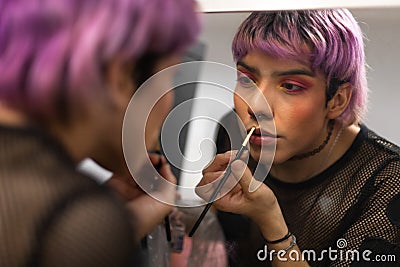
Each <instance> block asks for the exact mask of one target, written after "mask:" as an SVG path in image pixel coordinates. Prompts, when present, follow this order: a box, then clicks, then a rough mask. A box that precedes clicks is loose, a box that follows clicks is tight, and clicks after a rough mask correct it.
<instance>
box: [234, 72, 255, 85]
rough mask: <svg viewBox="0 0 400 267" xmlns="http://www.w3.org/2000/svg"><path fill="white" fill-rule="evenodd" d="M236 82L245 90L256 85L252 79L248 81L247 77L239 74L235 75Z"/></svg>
mask: <svg viewBox="0 0 400 267" xmlns="http://www.w3.org/2000/svg"><path fill="white" fill-rule="evenodd" d="M236 81H237V82H238V83H239V85H240V86H241V87H245V88H251V87H254V86H255V85H256V84H255V82H254V81H253V80H252V79H250V78H249V77H248V76H246V75H244V74H243V73H239V74H238V75H237V80H236Z"/></svg>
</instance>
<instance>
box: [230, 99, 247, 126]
mask: <svg viewBox="0 0 400 267" xmlns="http://www.w3.org/2000/svg"><path fill="white" fill-rule="evenodd" d="M233 102H234V105H235V110H236V113H237V114H238V115H239V117H240V119H242V120H244V118H246V117H247V109H248V106H247V104H246V102H245V101H244V100H243V99H242V98H241V97H239V96H237V95H234V98H233Z"/></svg>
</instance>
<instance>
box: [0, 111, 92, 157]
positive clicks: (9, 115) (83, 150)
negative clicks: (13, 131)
mask: <svg viewBox="0 0 400 267" xmlns="http://www.w3.org/2000/svg"><path fill="white" fill-rule="evenodd" d="M0 123H1V124H3V125H8V126H13V127H27V126H32V125H37V126H38V124H37V123H35V122H34V121H32V119H31V118H29V117H28V116H26V114H24V113H23V112H21V111H18V110H16V109H13V108H10V107H7V106H5V105H2V104H0ZM38 127H39V126H38ZM40 128H41V129H43V130H44V131H45V132H47V133H49V134H50V135H51V136H53V137H54V138H55V139H56V140H58V141H59V142H60V143H61V144H62V145H63V146H64V148H65V149H66V151H67V153H68V154H69V155H70V156H71V157H72V159H73V160H74V161H75V162H76V163H78V162H80V161H81V160H83V159H84V158H85V155H86V154H87V151H89V150H90V149H89V148H90V144H91V142H90V139H89V138H87V137H88V134H87V133H85V132H84V131H83V130H82V129H83V128H82V127H78V125H76V124H71V125H70V126H68V127H67V126H63V125H60V124H56V123H50V124H49V126H47V127H44V126H40Z"/></svg>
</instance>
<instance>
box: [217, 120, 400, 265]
mask: <svg viewBox="0 0 400 267" xmlns="http://www.w3.org/2000/svg"><path fill="white" fill-rule="evenodd" d="M233 123H234V122H233ZM231 125H232V124H231ZM225 134H226V132H225V131H224V130H223V129H220V131H219V135H218V138H217V140H218V141H217V142H219V144H217V147H218V150H219V151H218V152H220V153H221V152H224V151H225V150H226V148H229V140H228V141H227V140H226V138H225V137H224V135H225ZM234 141H235V140H233V142H234ZM227 145H228V146H227ZM265 183H266V184H267V185H268V186H269V187H270V188H271V189H272V190H273V191H274V193H275V195H276V197H277V199H278V201H279V203H280V206H281V209H282V212H283V215H284V217H285V220H286V223H287V225H288V227H289V229H290V231H291V232H292V233H293V234H294V235H295V236H296V238H297V244H298V246H299V248H300V249H301V250H311V249H312V250H315V251H316V256H315V259H317V260H315V261H314V262H310V264H311V265H312V266H350V265H351V266H369V265H368V264H371V263H373V264H376V265H373V266H400V253H399V247H400V226H399V225H400V149H399V147H397V146H396V145H394V144H392V143H390V142H388V141H387V140H385V139H383V138H381V137H379V136H378V135H376V134H375V133H373V132H372V131H370V130H369V129H368V128H366V127H365V126H364V125H362V126H361V131H360V132H359V134H358V136H357V137H356V139H355V141H354V142H353V144H352V146H351V147H350V148H349V150H348V151H347V152H346V153H345V154H344V155H343V156H342V157H341V158H340V159H339V160H338V161H337V162H336V163H334V164H333V165H332V166H330V167H329V168H328V169H326V170H325V171H324V172H322V173H321V174H319V175H317V176H315V177H313V178H311V179H310V180H307V181H305V182H301V183H284V182H281V181H279V180H277V179H275V178H274V177H271V176H268V177H267V179H266V180H265ZM218 216H219V219H220V222H221V224H222V227H223V229H224V232H225V235H226V240H227V245H226V247H227V249H228V252H229V255H230V266H266V265H267V266H268V264H266V262H264V261H260V260H258V259H257V256H256V255H257V252H258V251H259V250H260V249H262V248H264V245H265V242H264V240H263V239H262V236H261V233H260V232H259V230H258V229H257V227H256V226H255V225H254V224H253V223H252V222H251V221H250V220H249V219H247V218H244V217H242V216H239V215H235V214H231V213H224V212H219V215H218ZM329 248H331V250H337V252H336V254H335V253H332V254H331V255H332V257H329V256H328V255H326V254H325V256H321V255H323V254H321V253H322V251H323V250H327V251H329ZM355 249H357V250H358V252H359V257H358V258H359V260H357V254H354V259H356V260H351V259H352V258H353V256H352V255H351V253H348V254H347V255H348V256H346V253H347V252H346V251H349V250H355ZM367 249H368V250H371V251H372V254H370V255H369V253H367V254H368V255H367V256H366V258H368V259H371V262H369V263H368V264H367V262H365V261H363V259H364V258H363V257H362V252H363V251H365V250H367ZM335 255H336V260H335V257H334V256H335ZM377 255H378V256H377ZM381 255H395V258H394V257H393V256H381ZM375 256H377V257H378V258H375ZM306 257H308V256H306ZM318 258H320V260H318ZM389 258H390V259H389ZM306 259H307V258H306ZM310 259H313V256H310ZM375 259H376V260H379V259H385V260H386V261H385V262H379V263H378V262H377V261H374V262H372V260H375Z"/></svg>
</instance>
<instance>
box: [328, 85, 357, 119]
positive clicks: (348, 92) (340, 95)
mask: <svg viewBox="0 0 400 267" xmlns="http://www.w3.org/2000/svg"><path fill="white" fill-rule="evenodd" d="M352 92H353V88H352V86H351V84H350V83H344V84H342V85H340V86H339V88H338V90H337V91H336V94H335V95H334V96H333V97H332V99H331V100H329V102H328V105H327V110H328V113H327V117H328V118H329V119H336V118H338V117H339V116H340V115H342V113H343V112H344V111H345V110H346V108H347V106H348V105H349V103H350V99H351V96H352Z"/></svg>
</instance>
